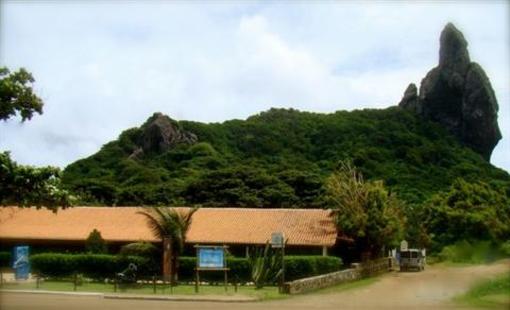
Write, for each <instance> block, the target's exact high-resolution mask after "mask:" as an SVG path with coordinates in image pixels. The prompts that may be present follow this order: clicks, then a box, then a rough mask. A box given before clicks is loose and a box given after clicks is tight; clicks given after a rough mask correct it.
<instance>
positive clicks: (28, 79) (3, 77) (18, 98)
mask: <svg viewBox="0 0 510 310" xmlns="http://www.w3.org/2000/svg"><path fill="white" fill-rule="evenodd" d="M34 81H35V80H34V77H33V76H32V74H31V73H30V72H28V71H27V70H25V69H24V68H21V69H19V70H18V71H15V72H12V73H11V72H10V71H9V69H7V68H6V67H0V120H7V119H9V118H11V117H13V116H16V115H17V114H18V113H19V114H20V115H21V120H22V121H25V120H27V119H28V120H29V119H31V118H32V116H33V114H34V113H39V114H42V108H43V101H42V100H41V98H39V97H38V96H37V95H35V94H34V92H33V90H32V83H33V82H34Z"/></svg>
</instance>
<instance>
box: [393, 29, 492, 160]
mask: <svg viewBox="0 0 510 310" xmlns="http://www.w3.org/2000/svg"><path fill="white" fill-rule="evenodd" d="M467 46H468V43H467V42H466V40H465V39H464V36H463V35H462V33H461V32H460V31H459V30H457V28H455V26H454V25H453V24H451V23H449V24H448V25H446V27H445V28H444V30H443V31H442V33H441V38H440V50H439V65H438V66H437V67H435V68H433V69H432V70H430V71H429V72H428V73H427V75H426V76H425V78H423V80H422V81H421V85H420V91H419V94H418V92H417V91H416V86H415V85H414V84H411V85H409V86H408V88H407V89H406V91H405V93H404V97H403V98H402V100H401V101H400V103H399V106H400V107H402V108H404V109H407V110H410V111H413V112H414V113H416V114H418V115H421V116H422V117H424V118H425V119H429V120H432V121H435V122H438V123H440V124H441V125H443V126H444V127H445V128H446V129H447V130H448V131H449V132H451V133H452V134H453V135H454V136H456V137H457V138H458V139H459V140H460V141H461V142H462V143H463V144H464V145H466V146H468V147H470V148H471V149H473V150H474V151H476V152H477V153H479V154H481V155H482V156H483V157H484V158H485V159H486V160H490V156H491V154H492V151H493V150H494V147H495V146H496V144H497V143H498V141H499V140H500V139H501V132H500V130H499V126H498V122H497V118H498V103H497V100H496V96H495V94H494V90H493V89H492V86H491V84H490V81H489V79H488V77H487V75H486V74H485V72H484V71H483V69H482V68H481V67H480V65H478V64H477V63H474V62H471V60H470V57H469V53H468V50H467Z"/></svg>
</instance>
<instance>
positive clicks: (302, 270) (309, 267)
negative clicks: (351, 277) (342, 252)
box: [285, 256, 342, 281]
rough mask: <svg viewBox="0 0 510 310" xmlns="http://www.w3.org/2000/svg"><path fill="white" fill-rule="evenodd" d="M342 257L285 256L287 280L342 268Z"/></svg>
mask: <svg viewBox="0 0 510 310" xmlns="http://www.w3.org/2000/svg"><path fill="white" fill-rule="evenodd" d="M341 267H342V259H340V258H338V257H334V256H288V257H285V280H288V281H291V280H296V279H301V278H307V277H312V276H316V275H321V274H326V273H330V272H334V271H338V270H340V268H341Z"/></svg>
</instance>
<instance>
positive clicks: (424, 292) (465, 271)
mask: <svg viewBox="0 0 510 310" xmlns="http://www.w3.org/2000/svg"><path fill="white" fill-rule="evenodd" d="M505 272H510V260H505V261H500V262H498V263H495V264H492V265H481V266H469V267H432V268H428V269H427V270H425V271H424V272H414V273H391V274H387V275H385V276H383V277H381V278H380V279H379V280H378V281H377V282H375V283H373V284H371V285H368V286H365V287H360V288H355V289H351V290H345V291H340V292H330V293H315V294H308V295H301V296H294V297H292V298H288V299H284V300H275V301H267V302H254V303H218V302H169V301H138V300H111V299H102V298H100V297H81V296H80V297H75V296H73V297H71V296H51V295H28V294H21V293H2V294H1V295H0V308H1V309H2V310H3V309H6V310H12V309H83V310H85V309H94V310H97V309H119V310H120V309H122V310H129V309H144V310H145V309H147V310H150V309H200V310H206V309H214V310H224V309H240V310H242V309H247V310H251V309H264V310H273V309H275V310H276V309H289V310H300V309H335V310H337V309H455V308H462V309H466V308H465V307H459V306H457V305H455V304H453V303H451V302H450V300H451V298H452V297H453V296H455V295H457V294H461V293H463V292H465V291H466V290H467V289H468V288H469V287H470V286H471V285H473V284H474V283H476V282H478V281H480V280H483V279H487V278H490V277H493V276H495V275H497V274H502V273H505Z"/></svg>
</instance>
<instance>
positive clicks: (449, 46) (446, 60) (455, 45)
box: [439, 23, 471, 72]
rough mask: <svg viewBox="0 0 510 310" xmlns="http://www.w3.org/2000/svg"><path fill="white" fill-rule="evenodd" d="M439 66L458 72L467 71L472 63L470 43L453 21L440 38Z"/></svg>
mask: <svg viewBox="0 0 510 310" xmlns="http://www.w3.org/2000/svg"><path fill="white" fill-rule="evenodd" d="M439 41H440V45H439V46H440V47H439V66H440V67H442V68H450V69H452V70H455V71H458V72H466V70H467V69H468V67H469V64H470V63H471V60H470V59H469V52H468V49H467V46H468V43H467V41H466V39H464V35H463V34H462V32H460V31H459V30H458V29H457V28H455V26H454V25H453V24H452V23H448V24H447V25H446V27H444V29H443V31H442V32H441V37H440V39H439Z"/></svg>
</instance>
